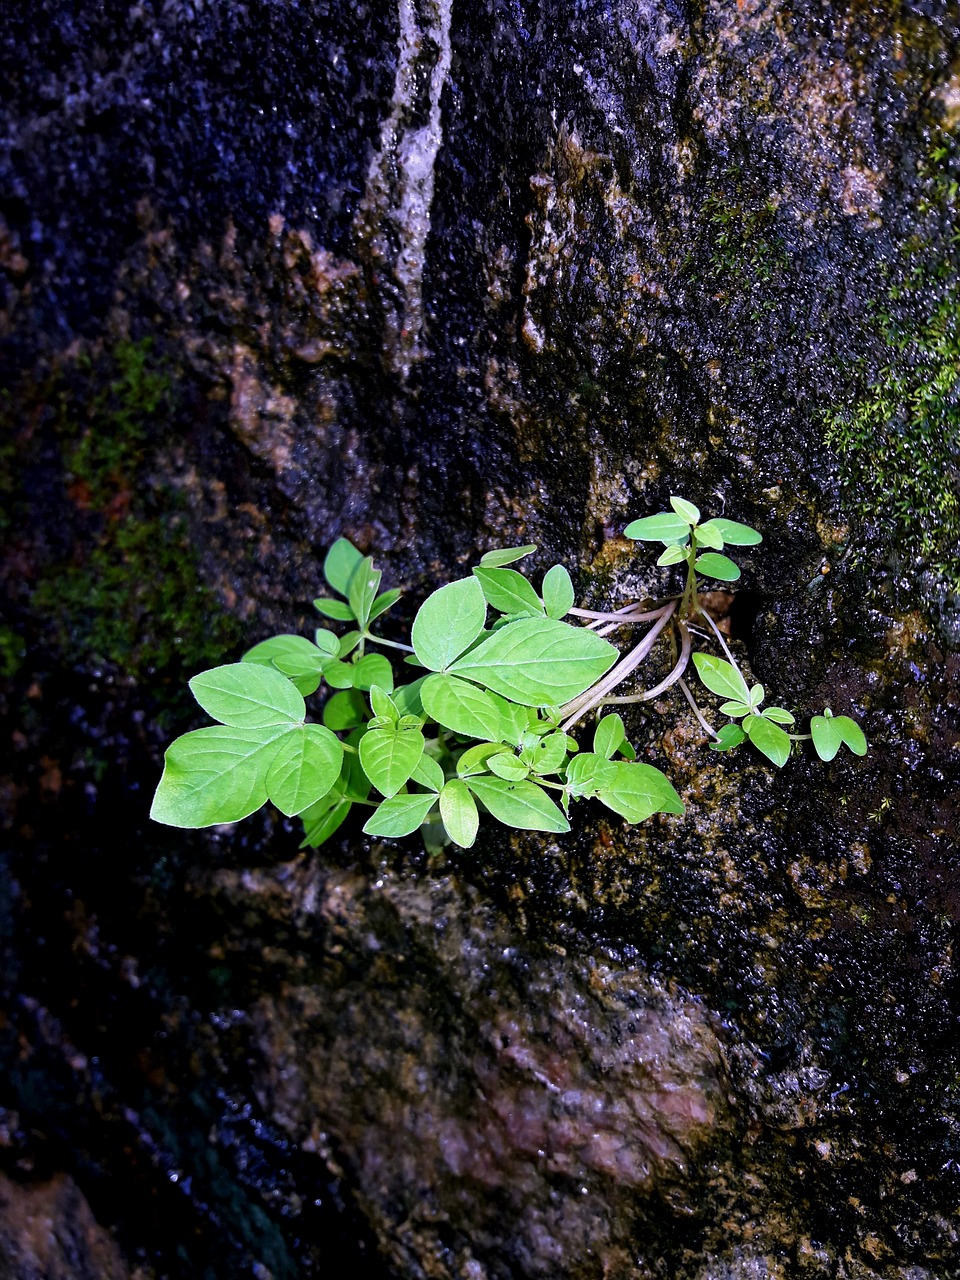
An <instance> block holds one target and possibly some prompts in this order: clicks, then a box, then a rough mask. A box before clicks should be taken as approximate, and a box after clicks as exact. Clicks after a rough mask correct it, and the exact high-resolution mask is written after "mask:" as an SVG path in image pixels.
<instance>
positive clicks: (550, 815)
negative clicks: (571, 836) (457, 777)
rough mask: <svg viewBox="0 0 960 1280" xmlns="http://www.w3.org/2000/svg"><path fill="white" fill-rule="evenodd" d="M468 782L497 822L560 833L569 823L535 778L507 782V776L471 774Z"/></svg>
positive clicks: (522, 829) (566, 829) (530, 829)
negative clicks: (472, 775) (494, 776)
mask: <svg viewBox="0 0 960 1280" xmlns="http://www.w3.org/2000/svg"><path fill="white" fill-rule="evenodd" d="M466 783H467V786H468V787H469V788H470V790H471V791H472V792H473V794H474V795H475V796H476V797H477V799H478V800H480V801H482V802H483V804H484V805H486V807H487V809H489V811H490V812H491V813H492V814H493V816H494V817H495V818H496V819H497V821H498V822H502V823H504V825H505V826H508V827H517V828H518V829H519V830H521V831H550V832H553V833H555V834H558V835H559V834H561V833H562V832H564V831H569V830H570V823H569V822H568V821H567V820H566V818H565V817H564V816H563V814H562V812H561V811H560V810H559V809H558V808H557V806H556V805H555V804H554V803H553V801H552V800H551V799H550V797H549V796H548V795H547V793H546V792H545V791H544V790H543V789H542V788H541V787H538V786H537V785H536V783H534V782H529V781H523V782H508V781H507V780H506V779H505V778H490V777H479V778H478V777H470V778H467V779H466Z"/></svg>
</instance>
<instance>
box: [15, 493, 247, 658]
mask: <svg viewBox="0 0 960 1280" xmlns="http://www.w3.org/2000/svg"><path fill="white" fill-rule="evenodd" d="M34 605H35V607H36V608H37V609H38V610H40V612H42V613H43V614H44V615H46V617H47V618H48V619H49V620H50V623H51V624H52V627H53V635H54V638H55V639H56V641H57V642H58V644H59V646H60V648H62V649H63V650H64V651H65V652H69V651H71V650H73V651H74V652H77V651H79V652H81V653H83V654H85V655H86V656H87V657H88V658H90V659H93V660H94V661H97V662H108V663H112V664H113V665H114V666H116V667H119V668H120V669H121V670H123V671H124V672H126V673H127V674H129V675H132V676H134V677H136V678H142V677H143V676H145V675H150V674H152V673H153V672H156V671H163V670H167V669H169V668H171V667H176V668H179V667H181V666H183V665H189V666H203V665H213V664H214V663H216V662H217V661H218V660H219V659H220V658H221V657H222V655H223V652H224V650H225V649H228V648H229V647H230V646H231V645H232V644H235V643H236V641H237V638H238V637H237V624H236V623H235V620H234V619H233V618H232V617H231V616H230V615H228V614H225V613H224V612H223V610H222V609H221V608H220V607H219V606H218V604H217V603H216V601H215V599H214V597H213V595H212V593H211V592H210V591H208V590H207V589H206V588H205V586H204V585H203V583H202V581H201V580H200V576H199V573H198V571H197V566H196V562H195V557H194V554H193V550H192V548H191V546H190V544H189V542H188V540H187V537H186V533H185V530H184V527H183V523H182V521H181V519H179V518H178V517H177V516H166V517H155V518H153V519H150V520H137V519H135V518H131V519H127V520H124V521H122V522H120V523H118V524H117V525H116V526H115V528H112V529H111V530H110V531H109V533H108V534H106V535H105V536H104V537H103V538H102V539H101V540H100V541H99V542H98V543H96V545H94V546H93V547H92V548H90V549H89V551H88V553H87V555H86V558H85V559H84V560H83V561H82V563H79V564H69V565H63V566H59V567H58V568H57V569H56V570H55V571H54V572H52V573H51V574H49V576H47V577H46V578H44V579H43V580H42V581H41V582H40V583H39V585H38V587H37V590H36V591H35V593H34Z"/></svg>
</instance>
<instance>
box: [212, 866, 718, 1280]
mask: <svg viewBox="0 0 960 1280" xmlns="http://www.w3.org/2000/svg"><path fill="white" fill-rule="evenodd" d="M216 883H217V887H218V890H219V892H220V893H222V894H224V895H225V896H226V898H227V900H228V902H229V904H230V909H231V911H232V912H236V913H238V914H239V915H240V916H242V917H243V918H245V919H246V921H247V925H248V927H249V925H250V923H251V913H254V914H258V913H264V914H265V915H266V916H267V918H268V920H269V921H271V922H272V924H273V926H274V928H275V927H276V925H277V924H278V923H283V924H284V925H286V926H287V927H289V926H290V925H295V927H296V935H297V936H298V937H299V938H300V939H301V940H302V943H301V945H302V946H303V947H304V948H305V950H304V951H302V952H300V951H299V948H298V950H297V951H296V952H293V951H288V950H285V949H278V950H277V951H274V952H273V953H272V959H273V963H274V965H275V966H277V967H278V970H279V971H283V978H282V985H281V986H280V988H279V989H277V990H275V991H274V992H273V993H269V994H264V996H263V997H262V998H261V999H260V1000H259V1001H258V1002H257V1003H256V1004H255V1005H254V1007H253V1008H252V1009H251V1010H250V1014H249V1016H250V1019H251V1022H252V1027H253V1041H254V1043H255V1045H256V1048H257V1052H258V1056H259V1062H258V1066H257V1068H256V1071H255V1079H256V1089H257V1094H258V1097H259V1099H260V1101H261V1103H262V1105H263V1106H264V1108H265V1110H266V1112H267V1114H268V1115H270V1116H271V1117H272V1119H273V1120H274V1121H275V1122H276V1123H277V1124H279V1125H281V1126H282V1127H283V1128H284V1130H285V1131H286V1132H287V1133H288V1134H289V1135H290V1137H291V1139H292V1140H293V1141H294V1142H295V1143H296V1144H297V1145H298V1146H302V1147H306V1148H307V1149H314V1150H320V1151H327V1152H328V1153H337V1159H338V1160H339V1161H340V1163H341V1165H342V1167H343V1171H344V1174H345V1176H347V1177H349V1179H350V1181H351V1183H352V1184H353V1185H355V1187H356V1188H357V1194H358V1195H359V1197H360V1199H361V1202H362V1203H363V1205H364V1207H365V1209H366V1212H367V1213H368V1214H369V1216H370V1218H371V1220H372V1221H373V1222H374V1223H375V1224H376V1227H377V1230H378V1234H379V1236H380V1240H381V1246H382V1249H383V1253H384V1256H385V1257H388V1258H390V1259H391V1260H392V1261H393V1263H394V1265H396V1266H398V1267H399V1268H400V1269H401V1271H402V1272H403V1273H404V1274H406V1273H409V1274H419V1273H420V1268H424V1269H425V1273H426V1274H430V1275H438V1276H439V1275H448V1274H451V1273H452V1272H451V1268H459V1269H462V1268H464V1267H470V1266H472V1267H473V1268H474V1269H475V1270H476V1274H478V1275H479V1274H484V1275H488V1274H489V1275H501V1274H503V1275H506V1274H508V1273H509V1274H513V1275H530V1276H536V1275H549V1274H555V1273H556V1270H557V1269H558V1268H560V1267H562V1268H563V1269H564V1271H565V1273H566V1274H569V1275H571V1276H581V1275H583V1276H587V1275H590V1276H593V1275H600V1274H602V1273H603V1270H604V1268H606V1267H608V1266H609V1265H615V1264H616V1260H617V1259H618V1258H619V1257H620V1256H621V1255H622V1254H623V1253H624V1252H625V1251H626V1252H629V1251H630V1250H631V1249H633V1250H636V1248H637V1247H638V1246H637V1244H636V1239H637V1232H638V1223H639V1222H641V1221H643V1220H644V1218H645V1217H646V1216H647V1214H651V1216H653V1217H654V1218H656V1217H658V1216H659V1215H661V1214H663V1213H664V1212H666V1214H667V1216H668V1217H672V1216H675V1217H676V1218H677V1220H678V1221H679V1222H680V1223H681V1224H682V1222H683V1219H684V1217H685V1216H688V1215H690V1214H691V1213H692V1212H694V1204H693V1198H694V1196H695V1194H696V1193H695V1188H696V1186H697V1185H698V1181H699V1178H698V1174H697V1168H698V1165H699V1164H700V1163H702V1162H703V1161H705V1160H707V1159H708V1158H709V1155H710V1152H711V1151H712V1150H715V1149H716V1148H717V1146H718V1144H722V1142H723V1140H724V1139H725V1137H726V1136H727V1135H728V1134H729V1132H730V1131H731V1129H732V1127H733V1125H734V1119H735V1117H734V1114H733V1113H732V1111H731V1099H730V1097H729V1095H728V1086H727V1083H726V1072H725V1067H724V1058H723V1050H722V1043H721V1039H720V1038H719V1035H718V1032H719V1027H718V1025H717V1024H716V1022H715V1020H714V1019H713V1018H712V1017H711V1015H710V1014H709V1012H708V1011H707V1010H706V1009H705V1008H704V1007H703V1006H702V1005H700V1004H699V1003H698V1002H697V1001H694V1000H692V999H690V998H685V997H683V996H681V995H679V994H670V993H668V992H667V991H666V990H665V989H664V987H663V986H662V985H661V984H660V983H658V982H657V981H655V980H654V979H652V978H651V977H650V976H649V975H648V974H647V973H645V972H644V971H643V969H641V968H624V967H622V966H619V965H616V964H614V963H612V962H611V960H610V959H609V958H608V957H604V956H603V955H602V954H593V955H591V954H589V953H580V954H577V955H572V956H571V955H567V954H565V953H564V951H563V949H562V948H559V947H556V948H549V949H547V950H545V951H540V952H539V954H538V950H537V949H531V948H530V946H529V945H528V944H526V943H525V941H524V939H523V937H522V936H521V935H520V934H518V932H517V931H516V929H515V928H512V927H511V926H510V925H509V923H508V922H507V921H506V920H505V919H504V918H503V917H502V916H501V915H499V914H498V913H497V912H496V911H495V910H494V909H493V908H492V907H491V906H490V905H489V904H487V903H485V902H484V901H483V899H482V898H481V897H480V896H479V895H478V894H477V893H476V892H475V891H473V890H471V889H470V888H469V886H467V885H464V884H462V883H458V882H457V881H455V880H454V879H452V878H451V877H440V878H436V877H433V878H430V879H429V880H424V879H423V878H422V877H419V876H417V877H412V876H406V875H398V874H391V873H390V872H389V871H387V870H384V871H383V873H382V874H381V875H379V876H378V877H377V879H376V880H375V881H372V882H371V880H370V879H368V878H364V877H361V876H358V875H357V874H356V873H355V872H343V871H336V870H332V869H331V868H329V867H326V866H324V864H323V863H322V862H320V861H318V860H317V859H316V858H313V857H310V858H303V859H301V860H298V861H297V862H296V863H293V864H288V865H285V866H283V867H281V868H278V869H277V870H275V871H273V872H257V873H252V872H245V873H240V874H237V873H225V872H224V873H220V874H219V875H218V876H217V879H216ZM263 927H264V925H263V923H260V924H258V926H257V933H258V935H259V934H260V933H261V930H262V929H263ZM267 927H269V926H267ZM246 945H247V942H246V940H245V939H244V938H243V937H241V936H240V935H239V934H236V933H235V934H233V935H232V936H231V937H230V940H229V948H228V952H227V957H228V960H229V958H230V955H231V953H232V952H233V951H234V950H236V951H237V952H239V954H240V957H241V959H242V956H243V952H244V950H245V948H246ZM287 945H288V946H289V943H288V944H287ZM307 949H308V950H309V954H310V959H309V961H307V963H306V965H305V966H304V964H303V961H304V960H306V955H307ZM414 975H415V977H414ZM651 1201H652V1202H653V1204H654V1205H656V1206H657V1208H655V1209H654V1210H652V1211H651V1210H650V1208H649V1207H647V1208H645V1206H649V1205H650V1203H651ZM641 1252H643V1253H644V1254H646V1253H647V1252H648V1250H647V1249H642V1250H641ZM454 1260H456V1261H454Z"/></svg>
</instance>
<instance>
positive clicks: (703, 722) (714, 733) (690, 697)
mask: <svg viewBox="0 0 960 1280" xmlns="http://www.w3.org/2000/svg"><path fill="white" fill-rule="evenodd" d="M679 684H680V692H681V693H682V694H683V696H684V697H685V698H686V700H687V701H688V702H689V703H690V706H691V707H692V708H693V714H694V715H695V716H696V717H697V719H698V720H699V721H700V724H701V727H702V728H703V729H705V730H706V732H707V733H708V734H709V735H710V737H711V738H719V737H720V735H719V733H717V731H716V729H714V728H713V726H712V725H711V724H709V723H708V721H707V720H706V719H705V718H704V715H703V712H702V711H701V710H700V708H699V707H698V706H697V701H696V698H694V696H693V694H692V693H691V692H690V686H689V685H688V684H687V682H686V680H680V681H679Z"/></svg>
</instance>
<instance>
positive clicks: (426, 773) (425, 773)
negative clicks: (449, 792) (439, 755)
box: [410, 751, 444, 793]
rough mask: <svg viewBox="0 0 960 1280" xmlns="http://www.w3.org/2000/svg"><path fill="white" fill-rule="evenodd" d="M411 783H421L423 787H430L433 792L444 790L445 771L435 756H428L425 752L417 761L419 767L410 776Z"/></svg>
mask: <svg viewBox="0 0 960 1280" xmlns="http://www.w3.org/2000/svg"><path fill="white" fill-rule="evenodd" d="M410 781H411V782H419V783H420V785H421V787H429V788H430V790H431V791H436V792H438V793H439V792H441V791H442V790H443V784H444V777H443V770H442V769H441V768H440V766H439V764H437V762H436V760H434V758H433V756H428V755H427V753H426V751H424V753H423V755H422V756H421V757H420V759H419V760H418V761H417V767H416V768H415V769H414V771H413V773H411V775H410Z"/></svg>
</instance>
